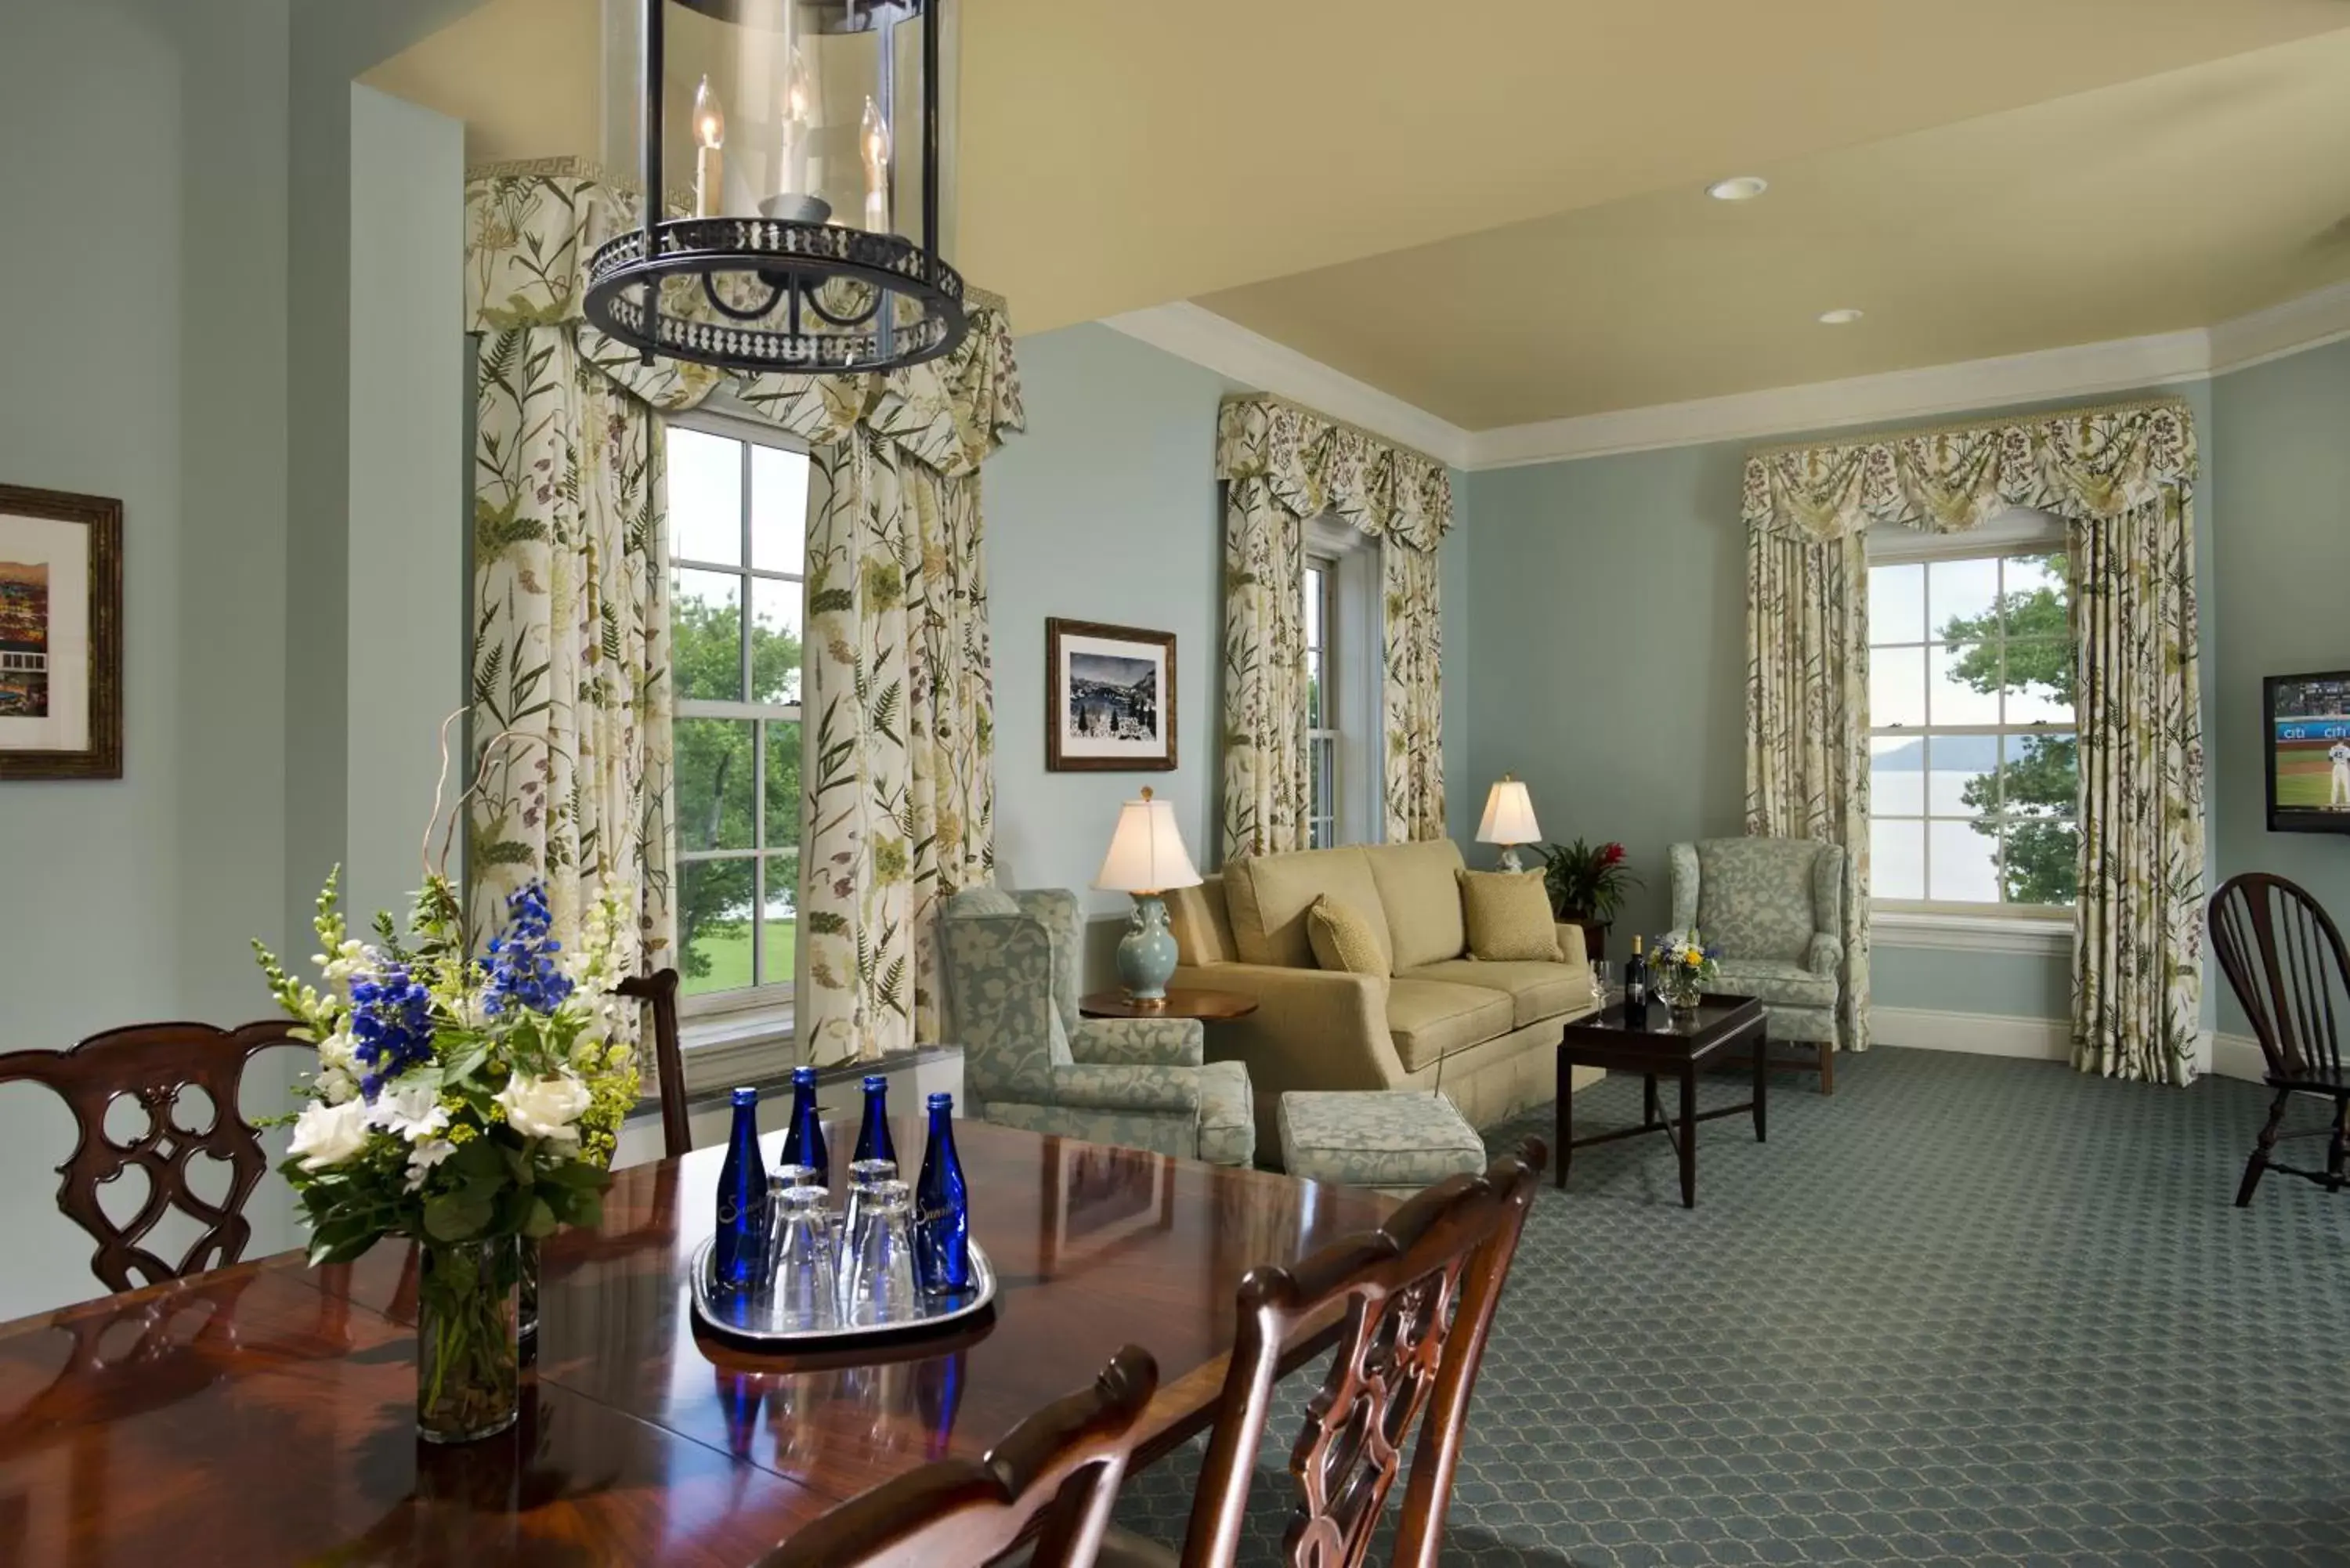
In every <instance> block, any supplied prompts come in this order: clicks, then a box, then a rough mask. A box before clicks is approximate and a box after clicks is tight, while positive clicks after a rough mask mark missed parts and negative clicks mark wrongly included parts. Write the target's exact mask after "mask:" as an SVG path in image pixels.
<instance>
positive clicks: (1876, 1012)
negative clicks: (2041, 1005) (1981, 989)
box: [1868, 1007, 2073, 1062]
mask: <svg viewBox="0 0 2350 1568" xmlns="http://www.w3.org/2000/svg"><path fill="white" fill-rule="evenodd" d="M1868 1035H1869V1039H1870V1041H1871V1042H1872V1043H1873V1044H1878V1045H1892V1046H1899V1047H1907V1048H1908V1049H1911V1050H1918V1051H1964V1052H1967V1053H1969V1054H1972V1055H1977V1056H2021V1057H2024V1058H2026V1059H2027V1060H2030V1061H2035V1062H2064V1061H2069V1060H2070V1059H2071V1058H2072V1054H2073V1025H2072V1023H2070V1022H2069V1021H2068V1020H2065V1019H2062V1018H2010V1017H2007V1016H2006V1015H2004V1014H2002V1013H1996V1012H1936V1011H1934V1010H1933V1009H1931V1008H1926V1007H1871V1008H1870V1009H1869V1010H1868Z"/></svg>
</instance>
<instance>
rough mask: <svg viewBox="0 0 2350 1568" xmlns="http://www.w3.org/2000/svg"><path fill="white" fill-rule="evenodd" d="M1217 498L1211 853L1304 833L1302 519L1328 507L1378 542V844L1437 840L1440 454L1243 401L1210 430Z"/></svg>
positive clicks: (1304, 413) (1254, 847)
mask: <svg viewBox="0 0 2350 1568" xmlns="http://www.w3.org/2000/svg"><path fill="white" fill-rule="evenodd" d="M1216 477H1217V478H1219V479H1221V480H1222V481H1223V482H1224V484H1225V500H1224V812H1223V816H1224V831H1223V854H1224V858H1226V859H1228V860H1229V859H1232V858H1234V857H1239V856H1243V855H1262V854H1271V853H1275V852H1278V851H1281V850H1286V849H1302V848H1304V847H1305V840H1306V804H1307V803H1306V796H1307V791H1308V784H1307V781H1306V773H1305V769H1306V755H1305V629H1304V625H1303V618H1304V609H1303V607H1302V604H1301V602H1300V598H1299V595H1300V592H1301V588H1302V585H1303V583H1304V581H1305V524H1306V522H1307V521H1308V520H1309V519H1312V518H1315V517H1318V516H1321V515H1322V514H1324V513H1328V514H1332V515H1333V516H1336V517H1337V518H1338V519H1340V520H1341V521H1343V522H1344V523H1346V524H1347V525H1348V526H1350V527H1352V528H1354V529H1356V530H1357V531H1358V532H1360V533H1362V534H1365V535H1368V536H1370V537H1371V538H1373V539H1376V540H1378V544H1379V562H1380V564H1379V575H1380V581H1381V584H1382V594H1381V597H1382V599H1383V601H1384V612H1383V615H1382V618H1381V619H1382V625H1381V644H1382V657H1381V661H1380V662H1381V667H1382V677H1381V681H1380V693H1379V709H1380V713H1381V715H1382V723H1383V727H1384V728H1385V730H1386V735H1385V738H1384V739H1385V747H1384V757H1385V763H1384V766H1385V773H1386V782H1385V786H1384V790H1383V795H1384V805H1385V811H1384V815H1385V818H1386V832H1387V836H1388V838H1389V839H1391V840H1401V839H1408V838H1440V837H1441V836H1443V834H1444V755H1443V716H1444V713H1443V711H1444V702H1443V691H1442V685H1441V682H1440V667H1441V665H1442V662H1443V647H1442V633H1441V631H1440V626H1439V617H1438V607H1437V566H1436V551H1437V546H1438V545H1440V543H1441V542H1442V540H1443V537H1444V535H1445V533H1446V531H1447V530H1449V529H1450V528H1451V526H1452V478H1451V474H1450V473H1448V472H1446V471H1445V469H1444V466H1443V465H1442V464H1441V463H1439V462H1434V461H1432V460H1430V459H1429V458H1425V457H1422V456H1420V455H1419V453H1417V452H1409V451H1407V450H1405V449H1403V448H1401V447H1398V446H1394V445H1391V444H1389V443H1388V442H1387V441H1382V440H1380V439H1379V438H1378V437H1377V436H1373V435H1370V434H1367V433H1366V432H1365V431H1358V430H1357V429H1355V428H1354V427H1352V426H1351V425H1345V424H1340V423H1339V422H1337V421H1335V420H1331V419H1328V418H1326V417H1325V416H1323V415H1321V414H1316V413H1315V412H1313V411H1311V410H1305V409H1301V408H1298V407H1296V406H1295V404H1291V403H1285V402H1284V401H1282V400H1280V399H1278V398H1270V397H1262V396H1250V397H1241V398H1233V399H1229V400H1226V401H1225V403H1224V406H1223V409H1222V414H1221V416H1220V417H1219V419H1218V421H1217V429H1216Z"/></svg>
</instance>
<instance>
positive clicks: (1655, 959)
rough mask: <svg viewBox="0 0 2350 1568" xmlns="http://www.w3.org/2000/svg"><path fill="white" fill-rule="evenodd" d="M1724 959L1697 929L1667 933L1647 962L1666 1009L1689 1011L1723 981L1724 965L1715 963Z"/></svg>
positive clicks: (1659, 940) (1660, 938)
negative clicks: (1709, 945)
mask: <svg viewBox="0 0 2350 1568" xmlns="http://www.w3.org/2000/svg"><path fill="white" fill-rule="evenodd" d="M1719 958H1721V949H1719V948H1710V947H1707V946H1706V945H1705V942H1704V940H1703V939H1701V938H1700V937H1699V935H1698V933H1697V928H1696V927H1695V926H1691V927H1690V929H1688V930H1686V931H1667V932H1666V933H1665V934H1664V935H1663V936H1661V937H1659V938H1658V939H1657V945H1656V948H1655V950H1653V951H1652V952H1651V953H1650V954H1649V959H1648V963H1649V969H1650V971H1651V973H1652V974H1653V975H1654V977H1655V985H1656V990H1657V994H1658V995H1659V996H1661V997H1663V998H1664V999H1665V1005H1666V1006H1668V1007H1670V1008H1672V1009H1674V1010H1675V1011H1677V1012H1688V1011H1689V1010H1690V1009H1691V1008H1693V1007H1695V1006H1696V1005H1697V1003H1698V998H1699V997H1700V996H1703V995H1704V994H1705V993H1706V992H1709V991H1711V990H1712V989H1713V986H1714V982H1715V981H1717V980H1719V979H1720V978H1721V966H1720V965H1719V964H1718V963H1716V962H1715V961H1716V960H1717V959H1719Z"/></svg>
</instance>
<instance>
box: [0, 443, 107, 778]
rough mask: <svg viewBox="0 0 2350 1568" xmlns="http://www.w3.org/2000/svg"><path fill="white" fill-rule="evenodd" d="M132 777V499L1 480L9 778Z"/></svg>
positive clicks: (1, 772) (4, 768) (4, 774)
mask: <svg viewBox="0 0 2350 1568" xmlns="http://www.w3.org/2000/svg"><path fill="white" fill-rule="evenodd" d="M121 776H122V503H121V502H120V501H119V500H116V499H114V498H113V497H111V496H105V495H78V494H74V493H70V492H68V491H62V490H36V489H31V488H27V487H26V486H23V485H14V484H0V780H16V779H119V778H120V777H121Z"/></svg>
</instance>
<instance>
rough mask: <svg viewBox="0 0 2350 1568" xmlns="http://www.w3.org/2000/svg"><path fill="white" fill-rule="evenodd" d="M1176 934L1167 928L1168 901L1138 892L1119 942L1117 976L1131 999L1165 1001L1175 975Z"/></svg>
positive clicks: (1157, 896) (1153, 894) (1154, 894)
mask: <svg viewBox="0 0 2350 1568" xmlns="http://www.w3.org/2000/svg"><path fill="white" fill-rule="evenodd" d="M1175 958H1176V953H1175V937H1174V934H1173V933H1172V932H1170V931H1169V930H1168V929H1167V904H1166V901H1165V900H1164V899H1162V898H1159V895H1158V894H1156V893H1137V894H1135V896H1134V914H1133V917H1132V919H1130V920H1129V922H1128V926H1127V932H1126V935H1125V936H1123V937H1121V938H1119V939H1118V980H1119V981H1120V982H1121V983H1122V984H1123V985H1124V986H1125V987H1126V994H1127V999H1128V1001H1131V1002H1164V1001H1166V1000H1167V982H1168V981H1170V979H1172V978H1173V977H1174V974H1175Z"/></svg>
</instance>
